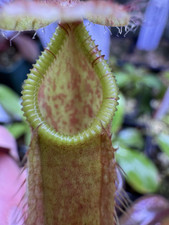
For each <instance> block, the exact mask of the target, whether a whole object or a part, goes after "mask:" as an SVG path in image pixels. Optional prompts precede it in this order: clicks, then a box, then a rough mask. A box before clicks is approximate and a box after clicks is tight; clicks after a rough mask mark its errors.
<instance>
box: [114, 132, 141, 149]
mask: <svg viewBox="0 0 169 225" xmlns="http://www.w3.org/2000/svg"><path fill="white" fill-rule="evenodd" d="M118 141H119V143H123V144H125V145H126V146H128V147H134V148H139V149H142V148H143V146H144V140H143V137H142V135H141V132H140V131H139V130H138V129H136V128H126V129H123V130H122V131H120V132H119V134H118Z"/></svg>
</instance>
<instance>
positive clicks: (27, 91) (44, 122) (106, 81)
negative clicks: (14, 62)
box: [22, 23, 118, 145]
mask: <svg viewBox="0 0 169 225" xmlns="http://www.w3.org/2000/svg"><path fill="white" fill-rule="evenodd" d="M69 28H70V26H69V24H68V26H67V25H64V27H63V26H60V27H59V28H57V31H56V33H55V34H54V36H53V39H52V42H51V43H50V44H49V46H48V47H47V49H46V50H45V51H44V52H43V53H42V55H41V56H40V58H39V59H38V60H37V62H36V64H35V65H34V67H33V69H32V70H31V72H30V74H29V75H28V79H27V80H26V81H25V83H24V86H23V92H22V94H23V97H22V99H23V102H22V105H23V111H24V115H25V116H26V119H27V121H28V122H29V123H30V125H31V127H32V128H33V129H36V128H37V127H39V128H38V129H39V132H40V133H41V135H45V136H46V137H48V138H49V137H50V138H51V140H54V141H55V142H56V143H57V144H64V145H72V144H82V143H84V142H85V141H86V140H88V139H90V138H92V137H94V136H97V135H99V134H100V133H101V132H102V129H103V128H106V127H107V125H108V124H109V123H110V121H111V120H112V118H113V115H114V113H115V111H116V105H117V100H118V90H117V86H116V82H115V79H114V77H113V75H112V73H111V71H110V68H109V67H108V65H107V63H106V61H105V60H104V57H103V56H102V55H101V52H100V51H99V50H98V48H97V46H95V44H94V42H93V41H92V39H91V37H90V36H89V34H88V32H87V31H86V29H85V27H84V26H83V24H82V23H80V24H79V23H78V25H76V26H75V29H74V30H73V32H74V34H75V39H76V41H77V42H78V47H80V49H81V51H82V52H83V54H84V55H85V57H86V59H87V61H88V62H89V63H88V64H90V65H89V66H88V67H89V68H91V69H92V70H93V71H94V73H95V76H97V79H98V80H99V83H100V86H101V92H102V93H101V94H102V98H101V101H100V105H99V106H97V109H98V110H95V112H94V114H93V117H92V120H91V121H90V123H89V124H88V125H87V126H86V124H85V125H84V127H83V129H82V130H80V131H78V129H77V132H75V133H73V134H71V132H67V133H64V131H60V130H57V129H56V128H55V127H54V126H53V124H52V123H51V124H50V123H49V120H48V115H47V116H44V115H45V112H43V109H42V107H41V106H40V104H39V100H38V95H39V92H40V89H43V88H41V85H42V84H43V82H44V79H45V76H46V74H47V73H48V72H46V71H48V70H49V68H51V64H52V61H53V60H54V58H56V56H57V59H58V55H59V54H60V52H61V51H62V49H61V47H60V46H63V45H64V43H65V42H66V41H67V39H68V38H69V39H70V33H69V32H70V29H69ZM56 67H57V68H58V66H56ZM88 70H89V69H88ZM77 73H78V72H77ZM52 76H53V75H52ZM92 79H93V78H92ZM45 82H46V81H45ZM95 88H97V87H95ZM94 97H95V98H96V96H94ZM94 97H93V98H94ZM42 101H43V99H42ZM97 101H99V100H98V99H97V98H96V102H97ZM41 105H43V103H42V104H41ZM54 116H55V114H54ZM45 117H46V118H45ZM58 121H59V120H57V121H55V122H58ZM59 122H60V121H59ZM59 122H58V123H59Z"/></svg>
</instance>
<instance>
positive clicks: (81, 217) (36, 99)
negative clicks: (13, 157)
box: [0, 0, 130, 225]
mask: <svg viewBox="0 0 169 225" xmlns="http://www.w3.org/2000/svg"><path fill="white" fill-rule="evenodd" d="M83 19H88V20H89V21H92V22H94V23H97V24H101V25H104V26H115V27H121V26H126V25H127V24H128V23H129V19H130V16H129V13H128V12H127V9H126V8H125V7H124V6H122V5H119V4H116V3H113V2H108V1H87V2H84V1H79V0H64V1H63V0H58V1H56V0H53V1H52V0H51V1H50V0H46V1H40V0H39V1H38V0H35V1H13V2H11V3H9V4H6V5H5V6H4V7H2V8H1V10H0V28H1V29H6V30H16V31H19V32H20V31H24V30H36V29H38V28H41V27H44V26H47V25H48V24H50V23H52V22H55V21H58V23H59V24H58V28H57V29H56V31H55V33H54V35H53V37H52V39H51V41H50V43H49V45H48V46H47V48H46V49H45V50H44V52H43V53H42V55H41V56H40V57H39V59H38V60H37V62H36V64H35V65H33V68H32V69H31V71H30V74H29V75H28V78H27V80H26V81H25V83H24V85H23V91H22V100H23V101H22V106H23V111H24V115H25V117H26V119H27V121H28V123H29V125H30V127H31V128H32V140H31V144H30V147H29V150H28V154H27V161H28V162H27V168H28V178H27V181H26V182H27V190H26V197H24V198H22V200H21V202H25V201H26V204H21V205H22V210H23V214H22V217H23V218H24V224H26V225H114V224H117V216H116V213H115V200H114V198H115V189H116V187H115V186H116V184H115V181H116V171H115V168H116V162H115V158H114V153H115V149H114V148H113V147H112V142H111V133H110V129H109V124H110V122H111V121H112V119H113V115H114V113H115V111H116V106H117V104H118V103H117V101H118V88H117V86H116V82H115V78H114V76H113V75H112V72H111V70H110V68H109V66H108V65H107V63H106V61H105V60H104V55H102V54H101V51H99V46H98V45H95V43H94V41H93V40H92V38H91V36H90V35H89V34H88V32H87V30H86V28H85V26H84V25H83Z"/></svg>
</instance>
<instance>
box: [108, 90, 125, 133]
mask: <svg viewBox="0 0 169 225" xmlns="http://www.w3.org/2000/svg"><path fill="white" fill-rule="evenodd" d="M118 102H119V105H118V106H117V111H116V113H115V116H114V118H113V121H112V129H111V130H112V133H116V132H117V131H119V129H120V128H121V125H122V123H123V117H124V113H125V99H124V97H123V95H122V94H120V96H119V101H118Z"/></svg>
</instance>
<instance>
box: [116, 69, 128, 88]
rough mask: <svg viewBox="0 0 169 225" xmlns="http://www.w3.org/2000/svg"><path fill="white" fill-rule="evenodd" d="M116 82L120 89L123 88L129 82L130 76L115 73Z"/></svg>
mask: <svg viewBox="0 0 169 225" xmlns="http://www.w3.org/2000/svg"><path fill="white" fill-rule="evenodd" d="M116 80H117V84H118V86H119V87H120V88H122V87H125V86H126V85H128V84H129V83H130V82H131V78H130V76H129V75H128V74H127V73H123V72H117V74H116Z"/></svg>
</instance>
